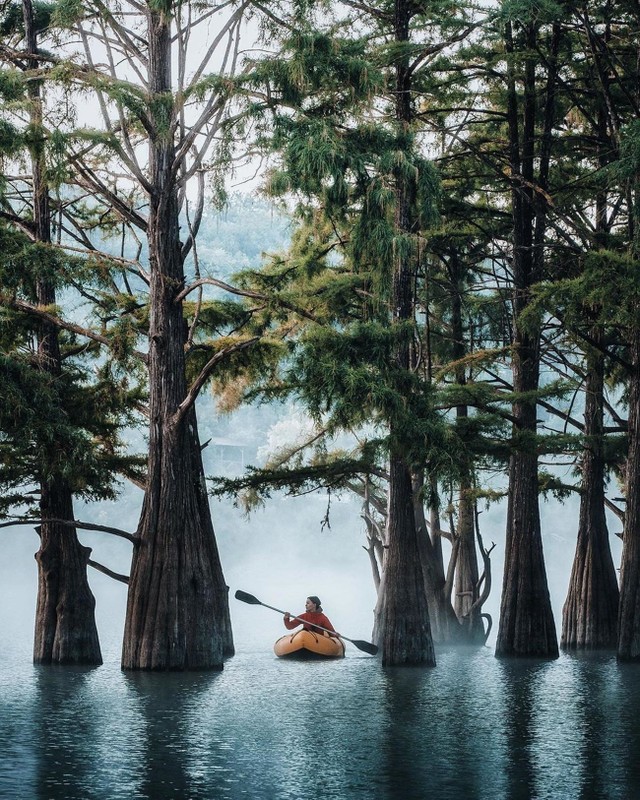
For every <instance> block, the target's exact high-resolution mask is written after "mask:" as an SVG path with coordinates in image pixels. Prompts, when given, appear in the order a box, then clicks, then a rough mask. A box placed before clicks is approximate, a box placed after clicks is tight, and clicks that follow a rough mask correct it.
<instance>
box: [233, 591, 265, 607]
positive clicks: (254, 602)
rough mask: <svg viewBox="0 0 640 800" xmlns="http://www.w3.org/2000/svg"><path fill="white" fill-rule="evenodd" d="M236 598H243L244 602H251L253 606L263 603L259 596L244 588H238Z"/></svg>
mask: <svg viewBox="0 0 640 800" xmlns="http://www.w3.org/2000/svg"><path fill="white" fill-rule="evenodd" d="M235 598H236V600H242V602H243V603H249V604H250V605H252V606H261V605H262V603H261V602H260V601H259V600H258V598H257V597H254V596H253V595H252V594H247V592H243V591H242V589H238V590H237V592H236V593H235Z"/></svg>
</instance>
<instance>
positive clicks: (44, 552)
mask: <svg viewBox="0 0 640 800" xmlns="http://www.w3.org/2000/svg"><path fill="white" fill-rule="evenodd" d="M22 11H23V19H24V25H25V40H26V48H27V52H28V53H30V54H32V55H37V52H38V42H37V33H36V29H35V24H34V13H33V6H32V3H31V0H23V6H22ZM36 66H37V64H36V63H34V62H32V63H31V64H30V67H31V68H32V69H35V68H36ZM29 99H30V103H31V108H30V122H31V128H32V131H33V140H32V145H31V165H32V167H31V174H32V179H33V226H34V239H35V240H36V241H38V242H42V243H43V244H50V242H51V215H50V208H49V191H48V186H47V180H46V165H45V161H44V152H43V141H42V100H41V97H40V86H39V84H38V82H37V81H32V82H31V83H30V87H29ZM36 295H37V297H36V299H37V302H38V305H39V306H45V307H46V306H51V305H55V302H56V294H55V288H54V286H53V284H52V283H51V281H49V280H47V279H44V278H38V279H37V281H36ZM37 338H38V365H39V369H41V370H42V371H43V372H46V373H48V374H49V375H51V376H52V377H56V378H58V377H59V376H60V375H61V373H62V357H61V353H60V343H59V340H58V330H57V328H56V327H55V326H54V325H51V324H48V323H46V322H42V323H41V324H40V329H39V332H38V337H37ZM64 444H65V443H64V442H59V443H58V445H57V447H59V448H61V449H64ZM57 447H56V448H53V449H57ZM51 457H52V459H56V458H57V457H58V453H57V452H52V454H51ZM40 517H41V520H42V522H41V524H40V526H39V528H38V532H39V534H40V548H39V550H38V552H37V553H36V561H37V563H38V597H37V603H36V615H35V631H34V645H33V660H34V662H35V663H36V664H101V663H102V655H101V653H100V643H99V640H98V631H97V628H96V623H95V614H94V610H95V599H94V597H93V594H92V593H91V589H90V588H89V581H88V579H87V562H88V560H89V554H90V553H91V550H90V549H89V548H87V547H83V545H81V544H80V542H79V541H78V537H77V535H76V530H75V528H73V527H70V526H67V525H61V524H59V523H56V522H52V521H51V520H54V519H57V520H73V519H74V513H73V495H72V492H71V489H70V487H69V485H68V484H67V483H66V482H65V481H64V480H63V479H62V478H59V477H58V478H50V479H46V480H44V479H43V480H42V481H41V482H40Z"/></svg>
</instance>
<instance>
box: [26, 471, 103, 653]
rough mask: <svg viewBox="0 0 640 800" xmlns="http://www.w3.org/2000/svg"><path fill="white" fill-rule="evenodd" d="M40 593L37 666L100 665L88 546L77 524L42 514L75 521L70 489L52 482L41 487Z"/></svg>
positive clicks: (37, 554) (36, 634) (35, 646)
mask: <svg viewBox="0 0 640 800" xmlns="http://www.w3.org/2000/svg"><path fill="white" fill-rule="evenodd" d="M41 492H42V499H41V513H42V515H43V521H42V524H41V525H40V529H39V533H40V549H39V550H38V552H37V553H36V561H37V562H38V597H37V603H36V624H35V636H34V646H33V660H34V663H36V664H101V663H102V656H101V653H100V642H99V640H98V631H97V628H96V624H95V615H94V610H95V599H94V597H93V594H92V593H91V589H90V588H89V582H88V580H87V562H88V560H89V555H90V553H91V550H90V548H88V547H84V546H83V545H81V544H80V542H79V541H78V538H77V536H76V531H75V528H72V527H70V526H68V525H60V524H57V523H54V522H47V518H46V517H45V516H44V515H45V514H47V515H48V516H49V518H50V519H51V518H55V519H73V507H72V503H71V493H70V492H69V491H68V487H66V486H64V484H62V485H58V484H57V483H56V482H51V483H48V484H46V483H43V484H42V485H41Z"/></svg>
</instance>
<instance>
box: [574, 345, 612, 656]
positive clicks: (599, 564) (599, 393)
mask: <svg viewBox="0 0 640 800" xmlns="http://www.w3.org/2000/svg"><path fill="white" fill-rule="evenodd" d="M594 335H597V333H596V334H594ZM603 389H604V357H603V356H602V355H601V354H600V353H598V352H597V351H593V352H592V353H591V354H589V356H588V361H587V382H586V392H585V394H586V399H585V412H584V432H585V439H586V444H585V449H584V453H583V456H582V494H581V497H580V519H579V524H578V540H577V544H576V553H575V557H574V561H573V568H572V570H571V579H570V581H569V591H568V594H567V599H566V602H565V605H564V610H563V621H562V638H561V641H560V646H561V647H562V648H563V649H565V650H595V649H599V648H610V649H614V648H615V647H616V642H617V636H618V630H617V629H618V601H619V592H618V582H617V579H616V571H615V567H614V565H613V559H612V558H611V548H610V546H609V531H608V530H607V522H606V518H605V511H604V499H605V491H604V477H605V476H604V456H603V444H604V432H603V427H604V422H603Z"/></svg>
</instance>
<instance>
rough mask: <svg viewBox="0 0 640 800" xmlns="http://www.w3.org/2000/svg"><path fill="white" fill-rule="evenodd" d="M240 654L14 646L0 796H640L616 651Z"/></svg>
mask: <svg viewBox="0 0 640 800" xmlns="http://www.w3.org/2000/svg"><path fill="white" fill-rule="evenodd" d="M238 650H239V652H238V655H237V656H236V657H235V658H233V659H231V660H230V661H228V662H227V664H226V666H225V669H224V671H222V672H218V673H210V674H169V675H161V674H158V675H156V674H123V673H122V672H120V669H119V667H118V664H117V657H115V658H113V659H112V660H111V661H110V662H109V663H107V664H106V665H105V666H102V667H99V668H96V669H75V668H72V669H69V668H55V667H54V668H52V667H39V668H36V667H34V666H32V665H31V664H29V663H28V662H27V661H26V659H25V658H24V654H23V653H21V654H20V656H19V657H18V656H17V655H15V654H14V655H11V653H7V652H5V653H4V654H2V655H0V797H1V798H7V799H8V800H15V799H18V798H24V799H25V800H62V799H63V798H64V800H76V799H77V800H93V799H94V798H95V799H98V798H99V799H100V800H103V798H104V799H107V798H108V800H121V799H122V800H165V798H179V800H201V799H204V798H216V799H217V798H221V799H224V798H229V799H230V800H234V799H235V798H256V800H262V799H264V800H307V798H308V799H309V800H311V798H339V799H340V800H343V799H344V800H351V799H352V798H376V800H377V799H378V798H380V800H384V799H385V798H389V799H393V800H395V798H398V800H400V798H403V799H404V798H407V799H408V800H412V798H416V799H418V798H419V799H420V800H431V798H433V800H489V799H490V800H553V799H555V798H557V799H558V800H609V799H610V800H630V799H631V798H637V797H640V761H639V759H638V756H640V666H622V665H618V664H617V663H616V661H615V659H614V658H613V657H612V656H611V655H597V656H590V657H584V656H583V657H572V656H562V657H561V658H560V659H559V660H558V661H554V662H536V661H526V662H521V661H498V660H496V659H495V658H494V657H493V653H492V651H491V650H489V649H487V648H484V649H481V650H479V651H478V650H447V651H444V652H440V653H438V666H437V667H436V668H435V669H421V668H413V669H382V667H381V665H380V662H379V661H378V660H377V659H373V658H371V657H369V656H365V655H364V654H361V653H360V652H358V651H354V649H353V648H351V650H350V652H349V654H348V657H347V658H346V659H344V660H343V661H340V662H322V663H292V662H286V661H279V660H277V659H276V658H274V656H273V655H272V653H271V652H269V651H265V650H251V649H250V648H249V649H245V650H243V649H242V648H241V647H238Z"/></svg>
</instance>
